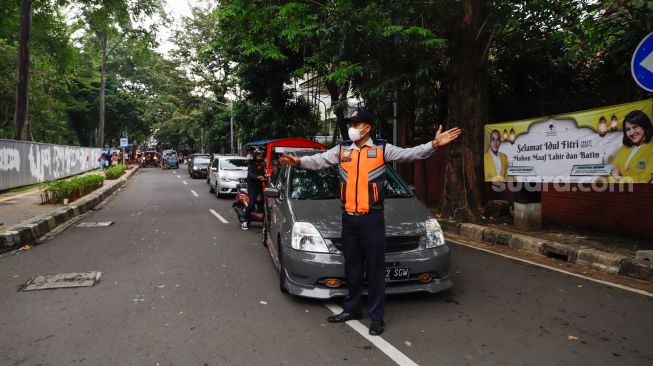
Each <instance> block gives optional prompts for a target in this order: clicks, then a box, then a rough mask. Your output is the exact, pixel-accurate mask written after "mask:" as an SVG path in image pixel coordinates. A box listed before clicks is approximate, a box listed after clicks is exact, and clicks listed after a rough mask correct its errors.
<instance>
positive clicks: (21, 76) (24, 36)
mask: <svg viewBox="0 0 653 366" xmlns="http://www.w3.org/2000/svg"><path fill="white" fill-rule="evenodd" d="M20 3H21V4H20V37H19V41H18V42H19V47H18V70H17V72H16V108H15V109H14V139H15V140H22V137H23V128H24V127H25V124H26V123H27V112H28V108H29V105H28V96H29V94H28V88H29V54H30V52H29V39H30V35H31V30H32V0H21V2H20Z"/></svg>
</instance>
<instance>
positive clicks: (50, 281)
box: [23, 272, 102, 291]
mask: <svg viewBox="0 0 653 366" xmlns="http://www.w3.org/2000/svg"><path fill="white" fill-rule="evenodd" d="M100 277H102V272H82V273H60V274H53V275H46V276H35V277H32V279H31V280H29V281H27V284H26V285H25V288H23V291H34V290H47V289H53V288H66V287H91V286H93V285H95V283H96V282H97V281H99V280H100Z"/></svg>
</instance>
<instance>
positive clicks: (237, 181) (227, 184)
mask: <svg viewBox="0 0 653 366" xmlns="http://www.w3.org/2000/svg"><path fill="white" fill-rule="evenodd" d="M247 162H248V160H247V158H244V157H240V156H233V155H217V156H215V158H214V159H213V163H212V164H211V168H210V170H209V178H208V179H209V191H210V192H211V193H213V192H215V195H216V196H217V197H222V196H224V195H226V194H235V193H238V190H239V189H241V188H246V187H247Z"/></svg>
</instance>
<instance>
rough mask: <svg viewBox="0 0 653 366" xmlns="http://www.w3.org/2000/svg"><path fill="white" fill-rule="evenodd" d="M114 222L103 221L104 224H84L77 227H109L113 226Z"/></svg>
mask: <svg viewBox="0 0 653 366" xmlns="http://www.w3.org/2000/svg"><path fill="white" fill-rule="evenodd" d="M111 224H113V221H102V222H82V223H79V224H78V225H77V227H107V226H111Z"/></svg>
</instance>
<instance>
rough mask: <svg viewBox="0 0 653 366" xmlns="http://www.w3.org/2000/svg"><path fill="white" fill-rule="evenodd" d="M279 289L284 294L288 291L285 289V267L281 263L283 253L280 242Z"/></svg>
mask: <svg viewBox="0 0 653 366" xmlns="http://www.w3.org/2000/svg"><path fill="white" fill-rule="evenodd" d="M279 290H281V292H283V293H284V294H287V293H288V290H287V289H286V267H285V266H284V265H283V253H282V252H281V243H279Z"/></svg>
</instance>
